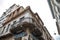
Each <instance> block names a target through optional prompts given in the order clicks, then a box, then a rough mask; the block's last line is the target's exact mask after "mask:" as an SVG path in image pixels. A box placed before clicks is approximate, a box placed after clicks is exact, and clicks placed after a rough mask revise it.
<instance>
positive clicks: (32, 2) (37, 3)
mask: <svg viewBox="0 0 60 40" xmlns="http://www.w3.org/2000/svg"><path fill="white" fill-rule="evenodd" d="M13 4H17V5H20V6H23V7H24V8H25V7H27V6H30V7H31V9H32V11H33V12H34V13H35V12H37V13H38V14H39V16H40V17H41V19H42V21H43V22H44V25H45V26H46V27H47V29H48V31H49V32H50V34H51V35H52V36H54V33H57V28H56V23H55V22H56V20H55V19H53V17H52V13H51V11H50V8H49V5H48V2H47V0H0V16H1V15H2V13H3V12H4V11H6V9H8V8H9V7H10V6H12V5H13ZM57 35H58V33H57Z"/></svg>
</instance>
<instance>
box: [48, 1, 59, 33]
mask: <svg viewBox="0 0 60 40" xmlns="http://www.w3.org/2000/svg"><path fill="white" fill-rule="evenodd" d="M48 2H49V5H50V8H51V11H52V15H53V18H54V19H56V25H57V29H58V33H59V34H60V0H48Z"/></svg>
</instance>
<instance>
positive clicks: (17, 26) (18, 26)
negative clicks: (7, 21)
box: [10, 17, 38, 32]
mask: <svg viewBox="0 0 60 40" xmlns="http://www.w3.org/2000/svg"><path fill="white" fill-rule="evenodd" d="M24 23H30V24H33V25H34V26H37V27H38V23H37V21H36V19H34V18H30V17H26V18H23V19H20V20H19V21H18V22H16V23H14V24H13V25H12V26H11V28H10V30H11V31H14V32H16V31H17V30H20V29H23V28H22V25H23V24H24ZM27 25H28V24H27ZM33 25H32V26H33ZM29 26H30V25H29ZM15 30H16V31H15Z"/></svg>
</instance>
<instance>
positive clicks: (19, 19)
mask: <svg viewBox="0 0 60 40" xmlns="http://www.w3.org/2000/svg"><path fill="white" fill-rule="evenodd" d="M52 39H53V38H52V36H51V35H50V33H49V32H48V30H47V29H46V27H45V26H44V23H43V22H42V20H41V18H40V17H39V15H38V14H37V13H33V12H32V11H31V9H30V7H29V6H28V7H26V8H23V7H22V6H18V5H16V4H14V5H12V6H11V7H10V8H9V9H8V10H7V11H6V12H4V13H3V15H2V16H1V17H0V40H52Z"/></svg>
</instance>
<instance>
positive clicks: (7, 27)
mask: <svg viewBox="0 0 60 40" xmlns="http://www.w3.org/2000/svg"><path fill="white" fill-rule="evenodd" d="M9 26H10V24H8V26H7V29H6V32H7V31H8V30H9Z"/></svg>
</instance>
